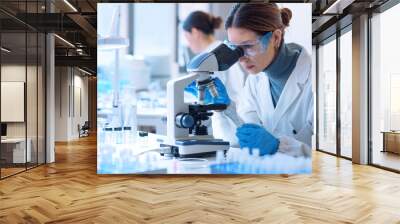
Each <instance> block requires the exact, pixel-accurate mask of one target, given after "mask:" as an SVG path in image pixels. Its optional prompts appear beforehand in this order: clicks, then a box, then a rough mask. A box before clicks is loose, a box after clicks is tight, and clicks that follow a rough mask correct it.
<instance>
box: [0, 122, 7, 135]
mask: <svg viewBox="0 0 400 224" xmlns="http://www.w3.org/2000/svg"><path fill="white" fill-rule="evenodd" d="M6 136H7V124H6V123H1V137H6Z"/></svg>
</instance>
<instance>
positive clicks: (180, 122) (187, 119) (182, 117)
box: [175, 113, 195, 128]
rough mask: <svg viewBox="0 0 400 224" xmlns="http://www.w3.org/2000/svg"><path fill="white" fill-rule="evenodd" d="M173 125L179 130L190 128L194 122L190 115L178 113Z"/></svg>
mask: <svg viewBox="0 0 400 224" xmlns="http://www.w3.org/2000/svg"><path fill="white" fill-rule="evenodd" d="M175 123H176V125H177V126H178V127H180V128H192V127H193V126H194V124H195V121H194V118H193V116H192V115H190V114H188V113H179V114H177V115H176V117H175Z"/></svg>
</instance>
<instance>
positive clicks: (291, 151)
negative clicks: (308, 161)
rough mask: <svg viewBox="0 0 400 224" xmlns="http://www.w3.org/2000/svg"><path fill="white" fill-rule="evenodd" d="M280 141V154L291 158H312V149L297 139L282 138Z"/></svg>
mask: <svg viewBox="0 0 400 224" xmlns="http://www.w3.org/2000/svg"><path fill="white" fill-rule="evenodd" d="M278 139H279V148H278V152H281V153H284V154H286V155H291V156H295V157H298V156H304V157H310V156H311V147H310V146H309V145H307V144H305V143H303V142H301V141H299V140H297V139H295V138H292V137H288V136H281V137H279V138H278Z"/></svg>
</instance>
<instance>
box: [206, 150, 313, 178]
mask: <svg viewBox="0 0 400 224" xmlns="http://www.w3.org/2000/svg"><path fill="white" fill-rule="evenodd" d="M257 152H258V153H257ZM258 155H259V150H258V149H253V153H252V154H251V153H250V151H249V149H247V148H244V149H239V148H230V149H229V151H228V152H227V153H226V155H224V154H223V153H217V157H216V163H214V164H211V165H210V169H211V173H213V174H308V173H311V171H312V167H311V165H312V163H311V158H308V157H293V156H289V155H285V154H282V153H279V152H278V153H275V154H274V155H266V156H258Z"/></svg>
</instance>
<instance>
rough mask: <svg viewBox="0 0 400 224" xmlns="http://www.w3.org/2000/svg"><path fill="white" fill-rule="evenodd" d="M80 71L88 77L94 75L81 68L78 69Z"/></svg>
mask: <svg viewBox="0 0 400 224" xmlns="http://www.w3.org/2000/svg"><path fill="white" fill-rule="evenodd" d="M78 70H79V71H81V72H83V73H85V74H87V75H90V76H91V75H93V74H92V73H90V72H88V71H86V70H83V69H81V68H78Z"/></svg>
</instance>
